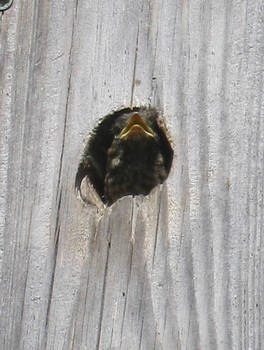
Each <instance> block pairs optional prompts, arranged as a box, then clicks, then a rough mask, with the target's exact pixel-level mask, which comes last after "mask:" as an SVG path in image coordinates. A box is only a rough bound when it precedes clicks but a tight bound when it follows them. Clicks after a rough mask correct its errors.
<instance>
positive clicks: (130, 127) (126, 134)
mask: <svg viewBox="0 0 264 350" xmlns="http://www.w3.org/2000/svg"><path fill="white" fill-rule="evenodd" d="M119 136H120V139H125V140H126V139H127V138H131V137H132V138H133V137H135V136H136V137H137V136H143V137H154V133H153V131H152V130H151V129H150V128H149V127H148V126H147V124H146V122H145V121H144V120H143V119H142V118H141V117H140V115H139V114H138V113H134V114H133V115H132V117H131V118H130V119H129V121H128V123H127V125H126V126H125V127H124V129H123V130H122V131H121V133H120V135H119Z"/></svg>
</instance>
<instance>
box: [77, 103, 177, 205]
mask: <svg viewBox="0 0 264 350" xmlns="http://www.w3.org/2000/svg"><path fill="white" fill-rule="evenodd" d="M172 158H173V150H172V147H171V144H170V141H169V139H168V136H167V132H166V128H165V125H164V121H163V118H162V117H160V116H159V114H158V112H157V111H156V109H154V108H144V107H135V108H133V109H130V108H125V109H122V110H120V111H117V112H114V113H112V114H109V115H107V116H105V117H104V118H103V119H102V120H101V121H100V122H99V124H98V125H97V126H96V127H95V128H94V130H93V131H92V133H91V135H90V138H89V141H88V142H87V144H86V146H85V149H84V152H83V155H82V158H81V161H80V164H79V167H78V171H77V174H76V179H75V187H76V189H77V191H78V192H79V193H80V195H81V197H82V198H83V200H84V201H87V202H90V203H91V202H92V200H91V197H92V196H91V194H90V198H89V192H91V191H90V190H91V189H94V191H95V196H98V197H99V198H100V199H101V201H102V202H103V203H105V204H107V205H111V204H112V203H114V202H115V201H116V200H118V199H119V198H121V197H123V196H126V195H139V194H143V195H147V194H149V192H150V191H151V190H152V189H153V188H154V187H155V186H157V185H158V184H160V183H163V182H164V181H165V180H166V178H167V176H168V174H169V171H170V168H171V163H172ZM84 181H85V184H84V185H83V182H84ZM83 188H84V189H83ZM87 188H88V190H87ZM84 193H86V195H84ZM87 193H88V195H87Z"/></svg>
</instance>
